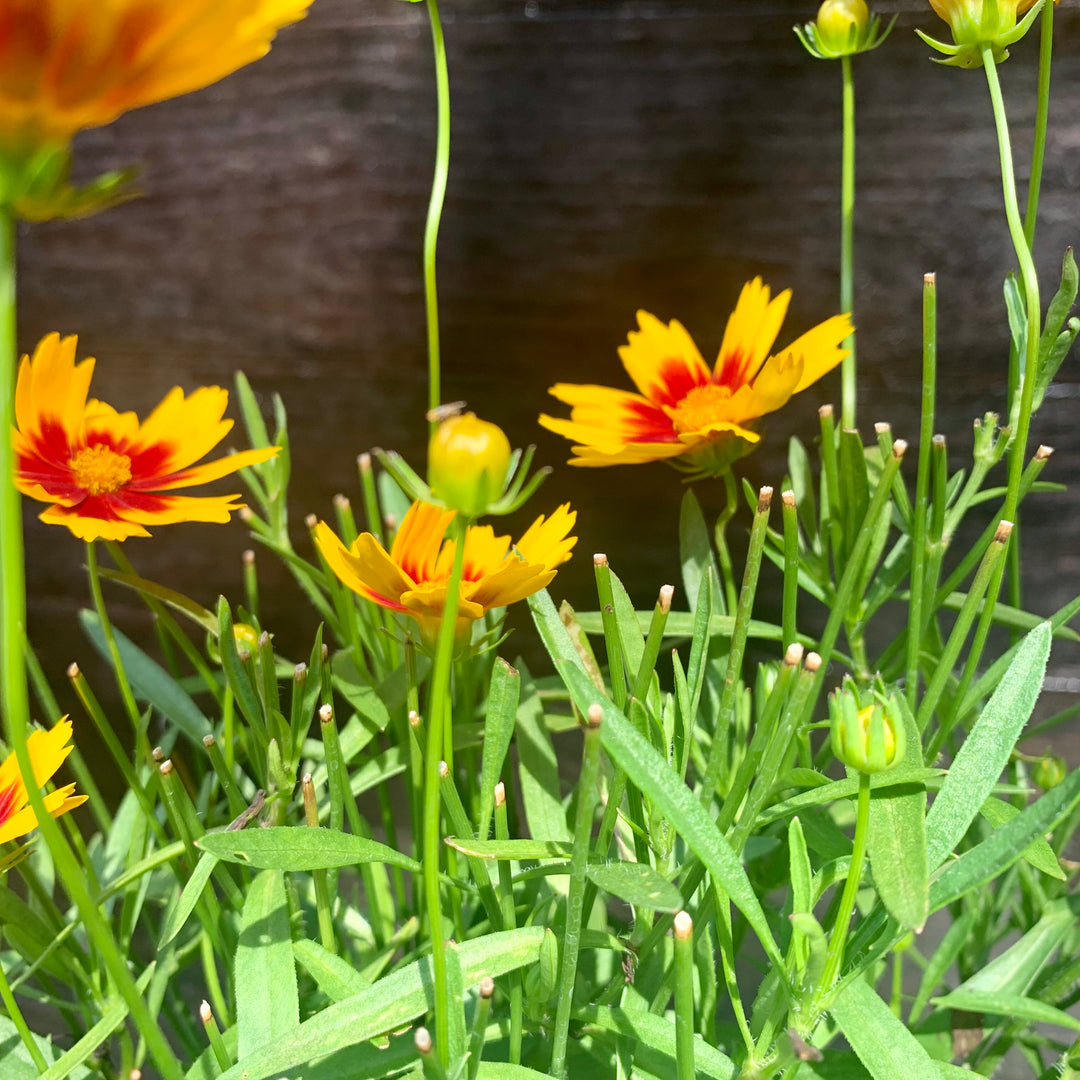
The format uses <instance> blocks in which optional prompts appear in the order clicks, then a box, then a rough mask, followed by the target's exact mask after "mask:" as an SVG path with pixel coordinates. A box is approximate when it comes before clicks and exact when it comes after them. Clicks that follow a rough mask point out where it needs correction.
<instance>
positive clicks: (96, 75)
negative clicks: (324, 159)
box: [0, 0, 311, 150]
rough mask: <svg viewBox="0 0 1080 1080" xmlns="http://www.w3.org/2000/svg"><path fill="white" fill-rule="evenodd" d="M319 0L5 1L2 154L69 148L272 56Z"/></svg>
mask: <svg viewBox="0 0 1080 1080" xmlns="http://www.w3.org/2000/svg"><path fill="white" fill-rule="evenodd" d="M310 4H311V0H0V150H25V149H27V148H32V147H34V146H38V145H41V144H50V145H63V144H65V143H67V142H68V141H69V140H70V139H71V137H72V136H73V135H74V134H75V133H76V132H77V131H81V130H82V129H84V128H90V127H97V126H99V125H101V124H107V123H109V122H110V121H112V120H115V119H116V117H117V116H119V115H120V114H121V113H122V112H125V111H127V110H128V109H134V108H137V107H138V106H140V105H149V104H151V103H153V102H155V101H162V100H164V99H165V98H171V97H176V96H177V95H178V94H186V93H188V91H191V90H198V89H200V88H201V87H203V86H209V85H210V83H213V82H217V81H218V79H222V78H224V77H225V76H226V75H228V74H229V73H230V72H232V71H235V70H236V69H237V68H239V67H243V66H244V65H245V64H250V63H251V62H252V61H254V60H258V59H259V57H261V56H263V55H265V54H266V52H267V51H268V50H269V48H270V42H271V40H272V39H273V37H274V34H275V33H276V32H277V30H278V29H280V28H281V27H283V26H286V25H287V24H289V23H293V22H296V21H297V20H298V19H302V18H303V17H304V15H305V13H306V12H307V9H308V7H309V6H310Z"/></svg>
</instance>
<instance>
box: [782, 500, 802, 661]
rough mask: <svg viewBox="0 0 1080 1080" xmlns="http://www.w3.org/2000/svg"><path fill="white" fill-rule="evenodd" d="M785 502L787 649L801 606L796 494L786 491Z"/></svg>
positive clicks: (792, 637)
mask: <svg viewBox="0 0 1080 1080" xmlns="http://www.w3.org/2000/svg"><path fill="white" fill-rule="evenodd" d="M783 501H784V606H783V615H782V619H783V640H782V642H781V644H782V645H783V646H784V648H785V649H786V648H787V647H788V646H789V645H790V644H791V643H792V642H793V641H794V640H795V636H796V634H797V630H796V625H797V621H798V618H797V617H798V606H799V517H798V514H799V511H798V509H797V507H796V505H795V492H794V491H785V492H784V494H783Z"/></svg>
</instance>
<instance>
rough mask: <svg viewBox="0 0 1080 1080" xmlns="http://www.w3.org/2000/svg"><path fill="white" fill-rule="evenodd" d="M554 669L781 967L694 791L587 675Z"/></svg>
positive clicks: (732, 859) (612, 753) (746, 883)
mask: <svg viewBox="0 0 1080 1080" xmlns="http://www.w3.org/2000/svg"><path fill="white" fill-rule="evenodd" d="M556 666H557V667H558V670H559V674H560V675H561V676H562V677H563V680H564V681H565V683H566V686H567V689H568V690H569V691H570V695H571V697H572V698H573V699H574V701H575V703H576V704H577V707H578V708H579V709H580V710H581V712H582V713H583V714H584V713H587V712H588V710H589V707H590V706H591V705H594V704H598V705H600V707H601V708H602V709H603V720H602V722H601V727H600V739H601V742H602V743H603V747H604V750H605V751H606V752H607V754H608V756H609V757H610V758H611V759H612V760H613V761H614V762H615V764H616V765H618V766H619V767H620V768H622V769H623V770H624V771H625V772H626V775H627V776H628V777H629V778H630V779H631V780H632V781H633V782H634V784H636V785H637V787H638V788H639V789H640V790H641V792H642V793H643V794H645V795H647V796H648V798H649V799H650V800H652V803H653V805H654V806H655V807H656V808H657V809H658V810H659V811H660V812H661V813H662V814H663V815H664V816H665V817H667V819H668V820H669V821H670V822H671V824H672V826H673V827H674V829H675V831H676V832H677V833H679V835H680V836H682V838H683V839H684V840H685V841H686V843H687V844H688V845H689V847H690V848H691V850H692V851H693V852H694V854H695V855H697V857H698V858H699V859H701V861H702V863H703V864H704V865H705V868H706V869H707V870H708V871H709V873H710V874H711V875H712V876H713V879H714V880H715V881H716V882H717V883H718V884H720V885H722V886H723V888H724V890H725V892H727V894H728V895H729V896H730V898H731V902H732V903H733V904H734V905H735V906H736V907H737V908H738V909H739V910H740V911H741V912H742V913H743V915H745V916H746V920H747V922H748V923H749V924H750V926H751V928H752V929H753V931H754V933H755V934H757V936H758V939H759V940H760V941H761V944H762V946H763V948H764V949H765V952H766V953H767V954H768V955H769V958H770V959H771V960H772V961H773V963H775V964H776V965H777V966H778V967H782V966H783V961H782V960H781V958H780V950H779V949H778V948H777V945H776V941H775V940H774V939H773V936H772V933H771V932H770V930H769V924H768V921H767V920H766V918H765V912H764V911H763V910H762V908H761V903H760V901H759V900H758V898H757V895H756V894H755V892H754V890H753V887H752V886H751V884H750V880H749V878H748V877H747V876H746V871H745V870H744V869H743V866H742V863H741V862H740V861H739V857H738V856H737V855H736V854H735V852H734V851H733V850H732V849H731V845H730V844H729V843H728V842H727V840H726V838H725V837H724V835H723V833H721V832H720V830H719V829H718V828H717V827H716V824H715V823H714V822H713V820H712V818H710V817H709V815H708V814H707V813H706V812H705V810H704V809H703V808H702V806H701V803H700V802H698V800H697V799H695V798H694V795H693V792H691V791H690V789H689V788H688V787H687V786H686V784H684V783H683V782H682V779H681V778H680V777H679V776H677V775H676V774H675V772H674V771H673V770H672V769H671V767H670V766H669V765H668V763H667V762H666V761H665V760H664V758H663V757H662V756H661V755H660V754H659V753H658V752H657V751H656V750H655V749H653V747H652V746H650V745H649V743H648V741H647V740H646V739H645V738H644V737H643V736H642V735H640V734H639V733H638V732H637V731H636V730H635V729H634V726H633V725H632V724H631V723H630V721H629V720H627V719H626V717H625V716H623V714H622V713H621V712H619V710H618V709H617V708H616V707H615V705H614V704H613V703H612V702H610V701H607V700H606V699H605V700H601V701H597V698H598V697H599V696H600V695H599V694H597V692H596V688H595V687H594V686H593V685H592V683H591V682H590V681H589V679H588V676H587V675H585V674H584V673H583V672H582V671H581V670H580V669H579V668H577V667H573V666H571V665H568V664H565V663H559V664H557V665H556Z"/></svg>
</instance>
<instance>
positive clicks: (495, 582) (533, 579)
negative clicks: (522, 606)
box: [473, 556, 555, 611]
mask: <svg viewBox="0 0 1080 1080" xmlns="http://www.w3.org/2000/svg"><path fill="white" fill-rule="evenodd" d="M554 577H555V571H554V570H549V569H547V568H546V567H544V566H543V565H537V564H534V563H526V562H522V561H521V560H520V559H517V558H514V557H513V556H511V557H510V558H509V559H507V561H506V564H505V565H504V566H503V568H502V569H501V570H499V571H497V572H496V573H494V574H492V575H490V577H486V578H484V580H483V581H481V582H478V583H477V586H476V590H475V591H474V593H473V600H474V601H475V602H476V603H477V604H479V605H482V610H485V611H490V610H491V609H492V608H497V607H506V606H507V605H508V604H516V603H517V602H518V601H519V600H524V599H525V597H527V596H532V594H533V593H536V592H539V591H540V590H541V589H542V588H543V587H544V586H545V585H548V584H550V582H551V581H552V580H553V579H554Z"/></svg>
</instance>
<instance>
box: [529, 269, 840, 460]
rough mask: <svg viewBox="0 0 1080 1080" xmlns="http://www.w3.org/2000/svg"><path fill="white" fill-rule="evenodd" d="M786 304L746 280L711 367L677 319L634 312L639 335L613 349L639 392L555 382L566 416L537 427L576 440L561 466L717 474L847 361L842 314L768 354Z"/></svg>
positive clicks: (784, 294)
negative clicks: (655, 467) (647, 464)
mask: <svg viewBox="0 0 1080 1080" xmlns="http://www.w3.org/2000/svg"><path fill="white" fill-rule="evenodd" d="M790 299H791V291H790V290H785V291H784V292H782V293H780V295H779V296H777V297H775V298H770V291H769V287H768V286H767V285H765V284H763V283H762V280H761V278H755V279H754V280H753V281H751V282H748V283H747V284H746V285H745V286H744V287H743V290H742V295H741V296H740V297H739V302H738V304H737V305H736V307H735V311H734V312H733V313H732V315H731V317H730V318H729V319H728V324H727V329H726V331H725V332H724V340H723V344H722V345H721V347H720V355H719V357H718V359H717V361H716V364H715V365H714V367H713V369H712V370H711V371H710V370H709V368H708V366H707V365H706V364H705V361H704V360H703V359H702V358H701V353H699V352H698V349H697V346H696V345H695V344H694V341H693V339H692V338H691V337H690V335H689V334H688V333H687V332H686V330H685V329H684V328H683V326H682V324H681V323H679V322H676V321H674V320H673V321H672V322H670V323H667V324H665V323H663V322H661V321H660V320H659V319H657V318H656V317H655V316H654V315H650V314H648V312H645V311H639V312H638V326H639V327H640V329H639V330H637V331H631V332H630V334H629V343H628V344H626V345H624V346H623V347H622V348H620V349H619V356H620V357H621V358H622V362H623V366H624V367H625V368H626V372H627V374H628V375H629V376H630V378H631V379H632V380H633V381H634V383H635V384H636V385H637V388H638V390H639V393H637V394H634V393H631V392H629V391H627V390H618V389H615V388H613V387H607V386H580V385H573V384H570V383H557V384H556V385H555V386H553V387H551V390H550V393H551V394H552V395H553V396H554V397H556V398H558V399H559V400H560V401H562V402H565V403H566V404H567V405H569V406H571V412H570V419H569V420H560V419H557V418H555V417H552V416H546V415H543V416H541V417H540V423H541V424H542V425H543V426H544V427H546V428H548V429H549V430H551V431H554V432H556V433H557V434H559V435H563V436H565V437H566V438H568V439H572V440H573V441H574V442H576V443H578V444H579V445H577V446H574V447H573V452H574V454H575V457H573V458H572V459H571V461H570V464H571V465H582V466H590V467H598V466H604V465H623V464H628V463H636V462H643V461H662V460H669V461H671V463H672V464H673V465H677V466H679V467H681V468H683V469H685V470H686V471H687V472H690V473H692V474H695V475H722V474H723V473H724V472H726V471H727V470H728V469H729V468H730V467H731V463H732V462H733V461H734V460H735V459H736V458H738V457H741V456H742V455H743V454H745V453H746V452H747V451H748V450H749V449H750V448H751V447H752V446H753V445H754V444H755V443H756V442H758V441H759V439H760V438H761V436H760V435H759V434H758V433H757V431H755V430H754V428H755V426H756V424H757V422H758V421H759V420H760V419H761V417H763V416H765V415H766V414H767V413H771V412H775V411H776V410H777V409H779V408H780V407H781V406H783V405H785V404H786V403H787V401H788V400H789V399H790V398H791V397H792V395H794V394H797V393H799V392H800V391H802V390H805V389H806V388H807V387H808V386H810V385H811V384H812V383H814V382H817V380H818V379H820V378H821V377H822V375H825V374H827V373H828V372H830V371H832V369H833V368H834V367H836V366H837V364H839V363H840V361H841V360H843V358H844V357H845V356H846V355H847V353H846V351H845V350H844V349H842V348H840V343H841V342H842V341H843V340H844V339H845V338H846V337H848V336H849V335H850V334H851V333H852V325H851V319H850V318H849V316H847V315H834V316H833V317H832V318H830V319H826V320H825V322H823V323H820V324H819V325H818V326H815V327H814V328H813V329H812V330H809V331H807V332H806V333H805V334H803V335H802V337H800V338H798V339H796V340H795V341H793V342H792V343H791V344H790V345H789V346H788V347H787V348H786V349H782V350H780V351H779V352H777V353H775V354H774V355H770V350H771V349H772V347H773V344H774V343H775V341H776V336H777V334H778V333H779V332H780V326H781V324H782V323H783V321H784V316H785V314H786V313H787V306H788V301H789V300H790ZM675 459H680V460H675Z"/></svg>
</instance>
